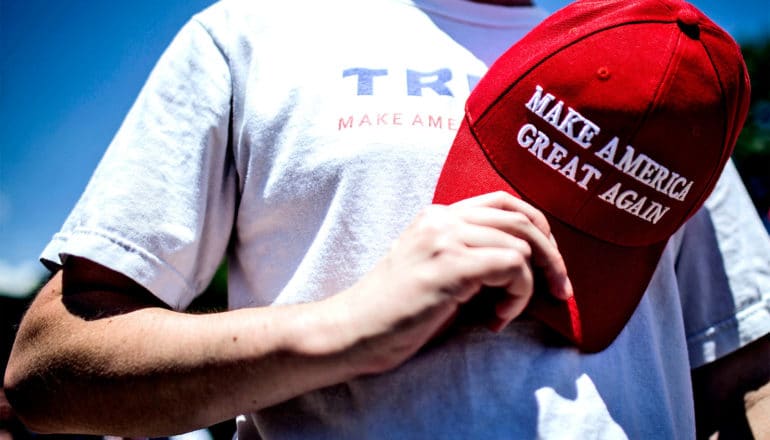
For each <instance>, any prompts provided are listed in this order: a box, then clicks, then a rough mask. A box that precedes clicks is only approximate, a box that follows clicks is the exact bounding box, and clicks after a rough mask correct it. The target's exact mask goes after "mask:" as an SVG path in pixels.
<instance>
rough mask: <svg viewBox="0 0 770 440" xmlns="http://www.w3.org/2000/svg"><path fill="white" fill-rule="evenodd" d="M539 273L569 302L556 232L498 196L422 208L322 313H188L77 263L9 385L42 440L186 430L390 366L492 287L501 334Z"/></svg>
mask: <svg viewBox="0 0 770 440" xmlns="http://www.w3.org/2000/svg"><path fill="white" fill-rule="evenodd" d="M530 262H534V264H535V265H537V266H539V267H542V268H543V269H544V270H545V273H546V275H547V278H548V280H549V283H550V284H551V290H552V291H553V292H554V294H555V295H557V296H559V297H561V298H566V297H567V296H569V294H570V293H571V287H570V286H569V281H568V279H567V276H566V269H565V267H564V262H563V260H562V259H561V256H560V255H559V254H558V251H557V250H556V247H555V245H554V244H553V242H552V241H551V239H550V233H549V232H548V225H547V223H546V222H545V219H544V218H543V217H542V215H541V214H540V213H538V212H536V211H534V210H533V209H532V208H531V207H529V206H526V205H523V202H521V201H518V200H516V199H514V198H513V197H511V196H509V195H505V194H500V193H496V194H491V195H487V196H480V197H478V198H474V199H470V200H469V201H465V202H460V203H458V204H456V205H453V206H451V207H432V208H431V209H427V210H426V211H425V212H423V213H422V214H421V215H420V216H419V217H418V218H417V219H416V220H415V222H414V223H413V224H412V225H411V226H410V227H409V228H408V229H407V231H405V232H404V234H403V235H402V237H401V238H400V239H399V240H397V242H396V243H395V244H394V246H393V248H392V250H391V252H390V253H389V254H388V255H387V256H385V258H384V259H383V260H382V261H381V262H380V264H378V266H377V267H375V268H374V269H373V270H372V272H370V273H369V274H367V275H366V276H365V277H363V278H362V279H361V280H360V281H359V282H358V283H356V284H355V285H354V286H351V287H350V288H349V289H347V290H345V291H343V292H340V293H339V294H337V295H334V296H332V297H330V298H328V299H327V300H324V301H320V302H316V303H308V304H301V305H294V306H281V307H269V308H256V309H245V310H236V311H230V312H224V313H217V314H209V315H190V314H184V313H178V312H174V311H170V310H168V309H166V308H164V307H162V306H161V305H160V304H158V303H157V300H155V299H154V298H153V297H152V295H150V294H149V292H146V291H144V289H142V288H141V287H139V286H138V285H136V284H135V283H134V282H133V281H131V280H129V279H128V278H126V277H124V276H122V275H120V274H117V273H115V272H113V271H110V270H108V269H106V268H104V267H101V266H99V265H96V264H94V263H91V262H89V261H87V260H84V259H79V258H70V259H68V260H67V263H66V264H65V266H64V268H63V269H62V271H60V272H59V273H58V274H57V275H56V276H54V278H53V279H52V280H51V281H50V282H49V283H48V284H47V285H46V286H45V287H44V288H43V290H42V291H41V292H40V294H39V295H38V297H37V298H36V300H35V301H34V303H33V304H32V306H31V308H30V310H29V311H28V313H27V315H26V316H25V318H24V320H23V322H22V325H21V327H20V329H19V333H18V336H17V340H16V343H15V345H14V350H13V353H12V355H11V360H10V362H9V365H8V369H7V371H6V377H5V386H6V388H7V392H8V397H9V400H10V401H11V403H12V404H13V405H14V408H15V410H16V411H17V413H18V414H19V416H20V417H21V418H22V420H24V421H25V422H26V423H27V424H28V425H29V426H30V427H31V428H32V429H34V430H37V431H41V432H79V433H94V434H115V435H124V436H138V435H151V436H156V435H166V434H171V433H177V432H183V431H189V430H192V429H195V428H199V427H203V426H207V425H210V424H213V423H215V422H218V421H220V420H224V419H227V418H230V417H233V416H234V415H236V414H240V413H243V412H247V411H251V410H256V409H259V408H262V407H266V406H269V405H272V404H275V403H278V402H281V401H283V400H286V399H289V398H291V397H294V396H297V395H300V394H302V393H305V392H307V391H310V390H314V389H317V388H320V387H323V386H327V385H331V384H336V383H340V382H343V381H345V380H348V379H350V378H352V377H355V376H357V375H361V374H368V373H378V372H383V371H386V370H388V369H390V368H393V367H395V366H397V365H399V364H400V363H402V362H404V361H405V360H406V359H408V358H409V357H410V356H411V355H412V354H414V352H416V351H417V350H418V349H419V348H420V347H422V346H423V345H424V344H425V343H426V342H427V341H428V340H429V339H430V338H431V337H432V336H433V335H435V334H436V332H437V331H439V330H440V329H441V328H442V327H443V326H444V325H446V323H447V321H448V320H449V319H451V317H452V316H454V314H455V313H456V311H457V308H458V307H459V306H460V304H462V303H464V302H466V301H468V300H469V299H470V298H471V297H472V296H473V295H474V294H475V293H476V292H478V290H479V288H480V287H481V286H482V285H494V286H501V287H504V288H506V290H507V291H508V292H509V297H508V299H507V300H506V301H504V302H503V303H502V304H500V307H498V309H497V312H496V313H497V316H495V317H490V320H491V321H492V322H493V327H494V328H502V327H504V326H505V325H507V323H508V322H510V320H512V319H513V318H514V317H516V316H517V315H518V314H520V313H521V311H522V310H523V308H524V306H525V305H526V303H527V302H528V301H529V298H530V297H531V295H532V278H533V277H532V272H531V270H532V268H531V266H530ZM236 377H237V378H238V380H237V381H234V380H232V379H233V378H236Z"/></svg>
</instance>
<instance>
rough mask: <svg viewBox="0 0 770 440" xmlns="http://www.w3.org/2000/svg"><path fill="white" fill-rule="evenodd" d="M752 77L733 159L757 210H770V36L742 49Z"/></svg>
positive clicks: (762, 213)
mask: <svg viewBox="0 0 770 440" xmlns="http://www.w3.org/2000/svg"><path fill="white" fill-rule="evenodd" d="M741 51H742V52H743V57H744V60H745V61H746V67H747V68H748V70H749V76H750V77H751V107H750V109H749V115H748V118H747V120H746V125H745V126H744V128H743V131H742V132H741V135H740V137H739V138H738V143H737V145H736V147H735V153H734V154H733V159H734V160H735V164H736V166H737V167H738V170H739V172H740V173H741V177H742V178H743V181H744V183H745V184H746V187H747V189H748V190H749V194H750V195H751V198H752V200H753V201H754V204H755V205H756V207H757V210H758V211H759V212H760V214H761V215H763V216H767V214H768V209H770V35H768V36H767V37H765V38H762V39H757V40H754V41H751V42H747V43H744V44H742V45H741Z"/></svg>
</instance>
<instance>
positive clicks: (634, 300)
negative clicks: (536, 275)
mask: <svg viewBox="0 0 770 440" xmlns="http://www.w3.org/2000/svg"><path fill="white" fill-rule="evenodd" d="M494 191H506V192H508V193H510V194H512V195H514V196H515V197H517V198H520V199H522V200H524V201H527V202H529V203H531V204H533V205H534V206H535V207H536V208H537V207H538V206H537V205H536V204H535V203H533V202H532V201H531V200H527V199H526V198H525V197H522V196H521V195H520V194H519V193H518V192H517V191H516V189H515V188H513V187H512V186H511V184H510V183H509V182H507V181H506V180H505V179H504V178H503V177H502V176H501V175H500V174H499V173H498V172H497V171H496V170H495V168H494V165H493V164H492V163H491V162H490V161H489V160H488V159H487V157H486V156H485V154H484V151H483V150H482V148H480V147H479V145H478V142H477V140H476V138H475V136H474V135H473V132H472V131H471V129H470V125H469V123H468V121H467V119H463V122H462V124H461V126H460V128H459V130H458V132H457V135H456V137H455V141H454V143H453V145H452V148H451V149H450V151H449V155H448V157H447V159H446V162H445V164H444V168H443V170H442V172H441V175H440V177H439V180H438V183H437V186H436V191H435V194H434V199H433V202H434V203H438V204H451V203H454V202H457V201H460V200H464V199H467V198H470V197H474V196H477V195H481V194H485V193H489V192H494ZM543 214H544V215H545V217H546V219H547V220H548V222H549V225H550V227H551V233H552V235H553V236H554V238H555V240H556V243H557V244H558V247H559V252H560V253H561V255H562V256H563V258H564V261H565V264H566V267H567V271H568V274H569V277H570V280H571V282H572V285H573V288H574V296H573V297H572V298H570V299H569V300H567V301H563V300H559V299H556V298H555V297H554V296H553V295H551V294H550V292H548V286H547V285H545V284H544V283H542V282H539V283H536V285H535V292H534V295H533V297H532V299H531V302H530V304H529V305H528V307H527V309H526V311H525V313H527V314H530V315H531V316H533V317H535V318H537V319H538V320H540V321H542V322H543V323H545V324H546V325H547V326H548V327H550V328H551V329H553V330H555V331H556V332H558V333H559V334H561V335H562V336H564V337H566V338H567V339H569V340H570V341H571V342H572V343H574V344H575V345H576V346H577V347H578V348H580V349H581V350H583V351H586V352H596V351H600V350H603V349H604V348H606V347H607V346H608V345H609V344H610V343H611V342H612V341H613V340H614V339H615V338H616V337H617V335H618V334H619V333H620V332H621V331H622V329H623V328H624V326H625V324H626V323H627V322H628V320H629V319H630V317H631V315H632V314H633V313H634V310H635V309H636V307H637V305H638V304H639V301H640V300H641V298H642V296H643V295H644V292H645V290H646V287H647V285H648V283H649V280H650V278H651V277H652V275H653V273H654V271H655V268H656V267H657V263H658V260H659V258H660V256H661V254H662V252H663V249H664V248H665V246H666V243H667V240H664V241H662V242H659V243H652V244H648V245H644V246H621V245H617V244H614V243H610V242H606V241H602V240H597V239H596V238H595V237H591V236H588V235H586V234H585V233H582V232H580V231H579V230H577V229H575V228H573V227H571V226H570V225H568V224H566V223H564V222H562V221H561V220H559V219H557V218H556V217H554V216H552V215H550V214H549V213H548V212H546V211H543Z"/></svg>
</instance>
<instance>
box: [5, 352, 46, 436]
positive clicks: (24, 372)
mask: <svg viewBox="0 0 770 440" xmlns="http://www.w3.org/2000/svg"><path fill="white" fill-rule="evenodd" d="M31 371H34V368H32V367H31V366H28V365H24V364H23V363H22V362H19V361H18V360H15V359H14V358H13V356H12V357H11V359H10V360H9V362H8V365H7V367H6V370H5V377H4V378H3V391H4V393H5V397H6V399H7V401H8V404H9V405H10V414H9V415H8V417H10V418H11V419H18V420H19V421H20V422H21V423H23V424H24V426H25V427H26V428H27V429H29V430H30V431H32V432H35V433H39V434H52V433H56V431H55V427H53V426H50V422H51V419H52V418H51V417H50V416H49V415H48V414H45V412H46V410H47V408H46V407H47V406H49V405H50V400H51V395H50V393H47V395H46V392H45V389H44V388H45V387H44V386H42V384H41V382H42V381H41V380H40V379H39V378H37V379H36V378H35V377H34V375H33V374H30V373H29V372H31Z"/></svg>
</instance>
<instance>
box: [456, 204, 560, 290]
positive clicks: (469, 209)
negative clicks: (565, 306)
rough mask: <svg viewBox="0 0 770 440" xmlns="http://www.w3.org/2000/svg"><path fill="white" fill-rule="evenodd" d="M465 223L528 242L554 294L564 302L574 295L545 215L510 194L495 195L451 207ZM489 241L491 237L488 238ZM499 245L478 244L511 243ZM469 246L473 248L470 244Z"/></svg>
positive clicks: (505, 240) (533, 257)
mask: <svg viewBox="0 0 770 440" xmlns="http://www.w3.org/2000/svg"><path fill="white" fill-rule="evenodd" d="M451 209H453V210H454V211H455V212H456V214H457V215H458V216H459V217H460V218H461V219H462V220H463V221H465V222H467V223H470V224H475V225H483V226H487V227H490V228H494V229H497V230H499V231H502V232H505V233H506V234H510V236H512V237H516V238H519V239H521V240H524V241H525V242H526V243H527V244H528V245H529V247H530V248H531V254H532V255H531V256H532V262H533V264H534V265H535V266H536V267H539V268H540V269H542V270H543V273H544V275H545V279H546V281H547V283H548V287H549V290H550V292H551V293H552V294H553V295H554V296H556V297H557V298H560V299H567V298H569V297H571V296H572V294H573V289H572V283H571V282H570V280H569V277H568V275H567V267H566V265H565V263H564V259H563V257H562V256H561V254H560V253H559V250H558V248H557V246H556V243H555V240H554V239H553V236H551V235H550V232H546V231H550V227H549V226H548V222H547V220H546V219H545V216H543V214H542V213H541V212H540V211H539V210H537V209H535V208H534V207H533V206H531V205H529V204H528V203H526V202H524V201H522V200H519V199H517V198H515V197H513V196H511V195H510V194H506V193H492V194H485V195H482V196H479V197H474V198H471V199H467V200H463V201H461V202H458V203H456V204H454V205H452V206H451ZM486 237H487V239H488V240H490V239H492V238H491V235H487V236H486ZM494 240H499V241H498V242H497V243H492V242H489V241H487V242H480V241H479V240H478V239H476V242H477V243H479V244H478V245H480V246H495V245H497V246H509V245H510V242H511V240H510V239H505V238H501V237H497V238H494ZM468 245H469V246H471V245H473V244H472V243H470V242H469V243H468Z"/></svg>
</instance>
